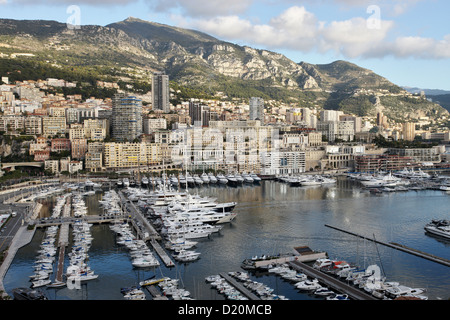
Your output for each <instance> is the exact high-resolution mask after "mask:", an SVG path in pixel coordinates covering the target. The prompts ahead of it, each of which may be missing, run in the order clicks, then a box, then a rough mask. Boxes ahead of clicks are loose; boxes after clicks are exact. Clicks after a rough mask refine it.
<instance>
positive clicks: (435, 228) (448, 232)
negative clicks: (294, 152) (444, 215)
mask: <svg viewBox="0 0 450 320" xmlns="http://www.w3.org/2000/svg"><path fill="white" fill-rule="evenodd" d="M424 229H425V230H426V231H427V232H429V233H431V234H434V235H437V236H441V237H444V238H447V239H450V220H432V221H431V222H430V223H428V224H426V225H425V227H424Z"/></svg>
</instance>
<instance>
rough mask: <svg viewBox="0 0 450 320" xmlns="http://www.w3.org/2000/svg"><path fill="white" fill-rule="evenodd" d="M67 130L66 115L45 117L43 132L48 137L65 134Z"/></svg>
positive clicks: (43, 119)
mask: <svg viewBox="0 0 450 320" xmlns="http://www.w3.org/2000/svg"><path fill="white" fill-rule="evenodd" d="M66 131H67V124H66V117H50V116H47V117H43V118H42V134H43V135H44V136H46V137H51V136H58V135H65V134H66Z"/></svg>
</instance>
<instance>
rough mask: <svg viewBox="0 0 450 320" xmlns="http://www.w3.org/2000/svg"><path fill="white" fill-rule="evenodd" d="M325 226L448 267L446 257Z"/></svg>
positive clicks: (449, 262)
mask: <svg viewBox="0 0 450 320" xmlns="http://www.w3.org/2000/svg"><path fill="white" fill-rule="evenodd" d="M325 226H326V227H328V228H331V229H335V230H338V231H342V232H345V233H347V234H350V235H353V236H355V237H359V238H362V239H365V240H370V241H373V242H375V243H378V244H381V245H383V246H386V247H390V248H393V249H396V250H400V251H403V252H406V253H409V254H412V255H415V256H418V257H421V258H424V259H427V260H430V261H433V262H436V263H440V264H442V265H445V266H447V267H450V260H447V259H444V258H441V257H437V256H435V255H432V254H429V253H426V252H422V251H419V250H416V249H413V248H409V247H407V246H404V245H401V244H398V243H394V242H390V243H387V242H383V241H379V240H376V239H371V238H368V237H365V236H362V235H359V234H356V233H353V232H350V231H347V230H343V229H340V228H337V227H333V226H330V225H327V224H326V225H325Z"/></svg>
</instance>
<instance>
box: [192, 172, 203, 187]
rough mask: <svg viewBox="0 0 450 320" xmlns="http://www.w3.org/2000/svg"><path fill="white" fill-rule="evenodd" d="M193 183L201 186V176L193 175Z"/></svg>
mask: <svg viewBox="0 0 450 320" xmlns="http://www.w3.org/2000/svg"><path fill="white" fill-rule="evenodd" d="M194 183H195V184H196V185H199V186H201V185H203V180H202V178H200V177H199V176H198V175H195V176H194Z"/></svg>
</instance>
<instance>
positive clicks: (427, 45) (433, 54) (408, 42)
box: [389, 34, 450, 59]
mask: <svg viewBox="0 0 450 320" xmlns="http://www.w3.org/2000/svg"><path fill="white" fill-rule="evenodd" d="M389 51H390V52H392V54H393V55H395V56H397V57H414V58H419V59H449V58H450V34H449V35H446V36H445V37H444V39H442V40H436V39H431V38H423V37H399V38H397V39H396V40H395V42H394V43H393V44H392V47H391V48H390V50H389Z"/></svg>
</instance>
